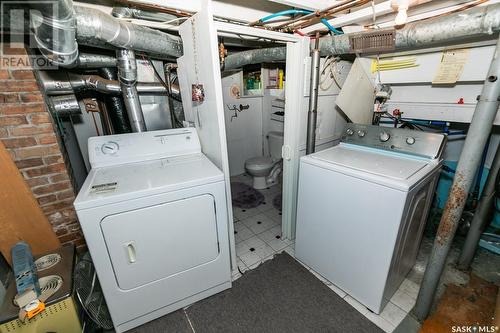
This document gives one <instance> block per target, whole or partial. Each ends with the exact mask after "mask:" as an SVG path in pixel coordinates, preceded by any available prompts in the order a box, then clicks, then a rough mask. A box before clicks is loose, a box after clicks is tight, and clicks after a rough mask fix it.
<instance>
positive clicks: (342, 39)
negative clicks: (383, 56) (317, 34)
mask: <svg viewBox="0 0 500 333" xmlns="http://www.w3.org/2000/svg"><path fill="white" fill-rule="evenodd" d="M499 30H500V4H494V5H489V6H484V7H475V8H472V9H468V10H465V11H463V12H459V13H456V14H451V15H446V16H443V17H438V18H435V19H432V20H424V21H420V22H415V23H408V24H406V25H405V26H404V28H402V29H397V30H395V38H394V47H393V49H392V51H404V50H409V49H419V48H428V47H434V46H443V45H452V44H460V43H465V42H469V41H473V40H477V39H484V38H491V37H492V35H493V34H496V33H498V32H499ZM383 31H394V29H383V30H380V32H383ZM351 35H352V34H344V35H337V36H332V37H326V38H321V39H320V51H321V54H322V55H330V54H350V53H359V52H358V50H356V49H355V48H353V47H352V46H351V43H350V37H352V36H351ZM357 35H358V34H357ZM359 35H362V33H361V34H359ZM376 37H377V36H374V38H375V39H376ZM368 42H369V41H368ZM374 42H375V41H374ZM386 52H387V50H386Z"/></svg>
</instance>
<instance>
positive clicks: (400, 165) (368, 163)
mask: <svg viewBox="0 0 500 333" xmlns="http://www.w3.org/2000/svg"><path fill="white" fill-rule="evenodd" d="M311 157H312V158H315V159H318V160H322V161H325V162H329V163H334V164H337V165H340V166H343V167H346V168H350V169H355V170H359V171H363V172H367V173H371V174H375V175H378V176H383V177H388V178H392V179H397V180H403V179H408V178H410V177H411V176H413V175H414V174H415V173H417V172H418V171H419V170H421V169H422V168H424V167H425V166H426V165H427V162H426V161H424V160H418V159H412V158H407V157H402V156H401V155H399V156H394V155H389V154H386V153H384V152H374V151H368V150H362V149H354V148H351V147H346V146H345V145H339V146H336V147H333V149H326V150H323V151H320V152H318V153H316V154H314V155H313V156H311Z"/></svg>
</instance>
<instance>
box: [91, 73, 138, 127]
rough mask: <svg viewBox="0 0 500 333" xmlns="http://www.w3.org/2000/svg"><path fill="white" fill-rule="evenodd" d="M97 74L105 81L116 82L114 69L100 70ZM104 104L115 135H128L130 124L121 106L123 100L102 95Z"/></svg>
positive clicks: (114, 96)
mask: <svg viewBox="0 0 500 333" xmlns="http://www.w3.org/2000/svg"><path fill="white" fill-rule="evenodd" d="M99 74H100V75H101V76H102V77H104V78H105V79H107V80H117V78H118V76H117V70H116V68H114V67H111V68H109V67H108V68H101V69H99ZM104 103H105V104H106V109H107V111H108V114H109V117H110V118H111V124H112V125H113V130H114V132H115V133H116V134H121V133H130V132H131V131H132V130H131V128H130V123H129V120H128V117H127V111H126V110H125V105H124V104H123V99H122V98H121V97H120V96H116V95H109V94H107V95H104Z"/></svg>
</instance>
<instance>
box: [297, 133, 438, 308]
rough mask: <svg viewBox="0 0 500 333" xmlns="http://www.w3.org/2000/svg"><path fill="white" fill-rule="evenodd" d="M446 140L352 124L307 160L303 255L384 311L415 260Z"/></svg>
mask: <svg viewBox="0 0 500 333" xmlns="http://www.w3.org/2000/svg"><path fill="white" fill-rule="evenodd" d="M444 141H445V138H444V136H443V135H441V134H432V133H426V132H421V131H412V130H405V129H397V128H384V127H378V126H367V125H357V124H348V125H347V127H346V129H345V131H344V134H343V136H342V139H341V143H340V144H339V145H337V146H335V147H332V148H329V149H326V150H323V151H320V152H317V153H314V154H311V155H308V156H304V157H302V158H301V161H300V176H299V177H300V178H299V192H298V208H297V230H296V242H295V254H296V256H297V258H298V259H299V260H300V261H302V262H304V263H305V264H306V265H308V266H310V267H311V268H313V269H314V270H316V271H317V272H318V273H320V274H321V275H322V276H324V277H325V278H327V279H328V280H330V281H331V282H332V283H334V284H335V285H337V286H338V287H340V288H342V289H343V290H344V291H345V292H346V293H348V294H349V295H351V296H352V297H354V298H355V299H357V300H358V301H359V302H361V303H362V304H364V305H365V306H366V307H368V308H369V309H370V310H372V311H373V312H375V313H380V312H381V311H382V309H383V308H384V306H385V305H386V304H387V302H388V301H389V299H390V298H391V297H392V295H393V294H394V292H395V291H396V290H397V289H398V287H399V285H400V284H401V282H402V281H403V279H404V277H405V276H406V274H407V273H408V271H409V270H410V269H411V268H412V266H413V264H414V263H415V259H416V256H417V252H418V248H419V245H420V241H421V238H422V233H423V230H424V226H425V222H426V219H427V215H428V212H429V208H430V205H431V200H432V197H433V194H434V189H435V187H436V182H437V178H438V175H439V169H440V164H441V160H440V156H441V153H442V150H443V147H444Z"/></svg>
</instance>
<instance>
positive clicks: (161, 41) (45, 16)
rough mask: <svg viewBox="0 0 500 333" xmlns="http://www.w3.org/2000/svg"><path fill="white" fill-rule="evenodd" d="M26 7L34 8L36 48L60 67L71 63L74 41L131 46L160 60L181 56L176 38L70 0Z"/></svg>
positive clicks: (109, 45) (110, 46)
mask: <svg viewBox="0 0 500 333" xmlns="http://www.w3.org/2000/svg"><path fill="white" fill-rule="evenodd" d="M30 7H31V8H33V9H35V10H34V11H33V13H32V15H31V19H32V25H33V27H34V35H35V40H36V43H37V45H38V48H39V49H40V51H41V52H42V54H43V55H44V56H45V57H46V58H47V59H50V60H51V61H53V62H54V63H55V64H58V65H60V66H65V67H73V66H75V62H76V61H77V57H78V44H77V42H78V43H80V44H82V45H88V46H95V47H101V48H124V49H133V50H136V51H141V52H145V53H148V54H151V55H153V56H155V57H158V58H162V59H169V58H178V57H180V56H182V41H181V39H180V37H177V36H174V35H171V34H167V33H165V32H162V31H159V30H154V29H150V28H147V27H143V26H139V25H135V24H132V23H129V22H125V21H120V20H118V19H116V18H114V17H112V16H111V15H108V14H106V13H104V12H102V11H100V10H98V9H94V8H87V7H81V6H73V1H72V0H58V1H54V2H51V3H50V4H48V3H40V4H30ZM94 60H98V59H94ZM108 60H109V59H108ZM86 64H89V62H86Z"/></svg>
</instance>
